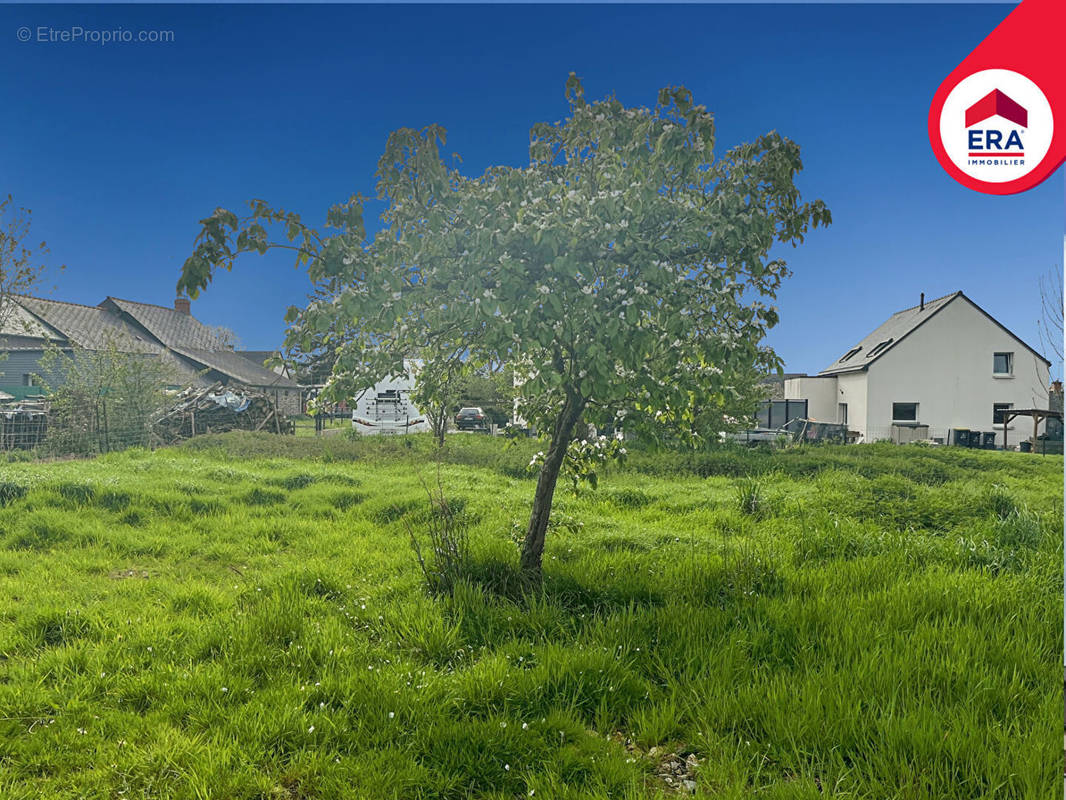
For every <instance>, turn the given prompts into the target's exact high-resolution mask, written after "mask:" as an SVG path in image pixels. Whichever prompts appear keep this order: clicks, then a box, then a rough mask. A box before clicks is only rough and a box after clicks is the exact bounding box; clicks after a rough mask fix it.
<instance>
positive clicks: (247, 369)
mask: <svg viewBox="0 0 1066 800" xmlns="http://www.w3.org/2000/svg"><path fill="white" fill-rule="evenodd" d="M171 349H172V350H173V351H174V352H175V353H178V354H179V355H182V356H185V357H186V358H188V359H191V360H192V361H196V362H197V363H199V364H203V365H204V366H205V367H209V368H211V369H213V370H215V371H216V372H221V373H222V374H223V375H228V376H229V377H231V378H234V379H236V380H237V381H239V382H240V383H243V384H245V385H246V386H256V387H263V386H269V387H273V388H277V389H296V388H298V384H296V383H294V382H293V381H291V380H289V379H288V378H286V377H285V376H284V375H278V374H277V373H276V372H273V371H271V370H269V369H267V368H266V367H263V366H259V365H256V364H255V362H253V361H252V360H251V359H248V358H245V357H244V356H243V355H241V354H240V353H239V352H236V351H234V350H199V349H194V348H187V347H172V348H171Z"/></svg>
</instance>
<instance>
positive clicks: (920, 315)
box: [818, 291, 1051, 375]
mask: <svg viewBox="0 0 1066 800" xmlns="http://www.w3.org/2000/svg"><path fill="white" fill-rule="evenodd" d="M958 298H962V299H963V300H965V301H966V302H967V303H969V304H970V305H972V306H973V307H974V308H976V309H977V310H978V311H980V312H981V313H982V314H984V315H985V316H986V317H988V318H989V319H990V320H991V321H992V322H994V323H995V324H996V325H998V326H999V327H1000V328H1002V329H1003V330H1004V331H1005V332H1006V333H1008V334H1009V335H1010V336H1012V337H1014V339H1016V340H1017V341H1018V343H1019V344H1021V345H1022V347H1024V348H1026V349H1027V350H1029V351H1030V352H1032V353H1033V354H1034V355H1036V356H1037V357H1038V358H1040V359H1042V360H1043V361H1047V359H1046V358H1044V357H1043V356H1042V355H1040V354H1039V353H1037V352H1036V351H1035V350H1033V348H1031V347H1029V345H1027V344H1026V343H1025V342H1023V341H1022V340H1021V339H1019V338H1018V337H1017V336H1015V335H1014V334H1013V333H1011V332H1010V331H1009V330H1007V328H1006V327H1004V325H1003V324H1002V323H1001V322H999V321H998V320H997V319H995V318H994V317H993V316H992V315H991V314H989V313H988V312H987V311H985V310H984V309H983V308H981V307H980V306H979V305H977V303H975V302H974V301H973V300H971V299H970V298H969V297H967V296H966V295H964V294H963V293H962V292H961V291H958V292H952V293H951V294H946V295H944V296H943V297H938V298H936V299H935V300H927V301H926V302H925V305H924V306H922V305H917V306H912V307H911V308H905V309H903V310H902V311H897V312H896V313H895V314H893V315H892V316H891V317H889V318H888V319H887V320H885V321H884V322H883V323H881V325H879V326H878V327H877V328H875V329H874V330H873V331H872V332H871V333H870V334H868V335H867V336H866V338H864V339H863V340H862V341H861V342H859V343H858V344H857V345H855V346H853V347H851V348H849V349H848V351H847V352H846V353H844V355H842V356H841V357H840V358H838V359H837V360H836V361H834V362H833V363H832V364H830V365H829V366H828V367H826V368H825V369H823V370H822V371H821V372H819V373H818V374H819V375H836V374H839V373H842V372H859V371H861V370H864V369H866V368H867V367H868V366H869V365H870V364H872V363H873V362H874V361H876V360H877V359H879V358H880V357H881V356H883V355H884V354H885V353H887V352H888V351H889V350H891V349H892V348H893V347H895V346H896V345H897V344H899V343H900V342H901V341H902V340H903V339H904V338H905V337H906V336H908V335H909V334H910V333H912V332H913V331H914V330H915V329H916V328H918V327H919V326H921V325H922V324H923V323H925V322H926V320H928V319H931V318H932V317H933V315H934V314H936V313H937V312H938V311H940V310H941V309H942V308H944V307H945V306H947V305H948V304H949V303H951V302H952V301H953V300H956V299H958ZM1047 363H1048V364H1049V365H1050V363H1051V362H1047Z"/></svg>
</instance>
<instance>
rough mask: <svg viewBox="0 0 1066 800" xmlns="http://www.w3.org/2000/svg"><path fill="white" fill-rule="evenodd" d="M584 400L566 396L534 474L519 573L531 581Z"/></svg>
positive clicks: (537, 571) (535, 574) (537, 569)
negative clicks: (539, 464)
mask: <svg viewBox="0 0 1066 800" xmlns="http://www.w3.org/2000/svg"><path fill="white" fill-rule="evenodd" d="M584 408H585V402H584V401H583V400H581V399H579V398H577V397H571V396H568V397H567V398H566V402H565V403H563V408H562V411H560V412H559V416H558V417H557V418H556V420H555V428H554V430H553V431H552V439H551V444H550V445H549V447H548V454H547V456H546V457H545V459H544V464H543V465H541V468H540V476H539V477H538V478H537V491H536V493H535V494H534V495H533V510H532V512H531V513H530V515H529V527H528V528H527V529H526V538H525V540H524V541H523V542H522V558H521V567H522V574H523V575H525V576H526V577H527V578H529V579H531V580H533V581H539V580H540V573H541V559H542V557H543V555H544V536H545V534H546V533H547V531H548V519H549V517H550V516H551V511H552V498H553V497H554V496H555V484H556V482H557V481H558V480H559V472H560V470H561V469H562V466H563V460H564V459H565V458H566V449H567V447H568V446H569V445H570V441H571V439H572V438H573V435H574V425H576V424H577V421H578V419H580V417H581V412H582V411H583V410H584Z"/></svg>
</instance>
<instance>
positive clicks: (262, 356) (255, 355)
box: [234, 350, 277, 367]
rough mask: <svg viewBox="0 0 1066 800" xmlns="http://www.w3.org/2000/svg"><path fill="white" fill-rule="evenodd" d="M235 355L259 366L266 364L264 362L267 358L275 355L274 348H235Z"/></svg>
mask: <svg viewBox="0 0 1066 800" xmlns="http://www.w3.org/2000/svg"><path fill="white" fill-rule="evenodd" d="M234 352H235V353H236V354H237V355H239V356H243V357H244V358H247V359H248V360H249V361H253V362H255V363H256V364H258V365H259V366H260V367H264V366H266V364H265V363H264V362H265V361H266V360H267V359H268V358H273V357H274V356H276V355H277V351H275V350H235V351H234Z"/></svg>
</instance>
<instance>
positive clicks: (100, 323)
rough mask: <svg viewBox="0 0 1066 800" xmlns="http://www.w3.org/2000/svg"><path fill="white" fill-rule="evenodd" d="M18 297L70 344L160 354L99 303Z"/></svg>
mask: <svg viewBox="0 0 1066 800" xmlns="http://www.w3.org/2000/svg"><path fill="white" fill-rule="evenodd" d="M12 299H14V300H15V302H17V303H18V304H19V305H20V306H22V307H23V308H24V309H25V310H27V311H29V312H30V313H31V314H33V315H34V316H36V317H37V318H38V319H39V320H41V321H43V322H44V323H45V324H46V325H48V326H49V327H51V328H54V329H55V330H57V331H59V332H60V333H61V334H63V336H65V337H66V338H67V339H68V340H69V341H70V342H71V343H73V344H75V345H78V346H79V347H84V348H85V349H87V350H101V349H103V348H105V347H107V346H108V345H109V344H112V343H113V344H114V345H115V347H117V348H118V349H119V350H121V351H124V352H129V353H156V354H158V353H161V352H162V348H161V347H160V346H159V345H158V344H156V343H155V342H153V341H151V340H150V339H148V338H147V337H145V336H143V335H142V334H141V333H140V332H139V331H137V330H136V329H135V328H134V327H133V326H132V325H129V324H128V323H126V322H125V321H123V320H122V319H121V318H119V317H118V316H117V315H115V314H111V313H109V312H107V311H105V310H104V309H102V308H99V307H98V306H83V305H80V304H78V303H64V302H61V301H59V300H45V299H43V298H40V297H26V296H25V295H17V296H14V297H13V298H12Z"/></svg>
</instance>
